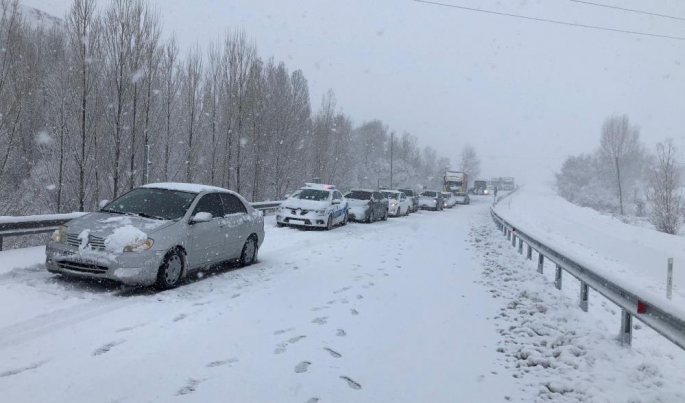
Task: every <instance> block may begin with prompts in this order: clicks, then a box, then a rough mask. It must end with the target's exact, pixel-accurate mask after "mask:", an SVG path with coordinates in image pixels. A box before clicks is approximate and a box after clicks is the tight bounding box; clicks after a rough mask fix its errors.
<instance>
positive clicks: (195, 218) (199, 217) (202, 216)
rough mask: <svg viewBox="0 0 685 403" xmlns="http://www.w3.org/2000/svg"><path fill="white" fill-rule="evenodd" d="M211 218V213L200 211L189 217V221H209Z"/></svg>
mask: <svg viewBox="0 0 685 403" xmlns="http://www.w3.org/2000/svg"><path fill="white" fill-rule="evenodd" d="M212 218H214V217H212V214H211V213H205V212H200V213H197V214H195V215H194V216H192V217H191V218H190V223H191V224H197V223H201V222H210V221H212Z"/></svg>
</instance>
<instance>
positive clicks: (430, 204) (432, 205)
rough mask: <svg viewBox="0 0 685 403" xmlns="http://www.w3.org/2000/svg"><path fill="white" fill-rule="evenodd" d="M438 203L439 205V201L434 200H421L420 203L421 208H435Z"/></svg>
mask: <svg viewBox="0 0 685 403" xmlns="http://www.w3.org/2000/svg"><path fill="white" fill-rule="evenodd" d="M437 205H438V203H437V202H436V201H433V202H421V203H419V208H424V209H426V208H429V209H434V208H436V206H437Z"/></svg>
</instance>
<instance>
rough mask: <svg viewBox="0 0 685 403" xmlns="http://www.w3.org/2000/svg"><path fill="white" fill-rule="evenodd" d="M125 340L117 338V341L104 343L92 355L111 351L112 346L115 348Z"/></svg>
mask: <svg viewBox="0 0 685 403" xmlns="http://www.w3.org/2000/svg"><path fill="white" fill-rule="evenodd" d="M124 341H125V340H117V341H113V342H110V343H107V344H104V345H102V346H100V347H98V348H97V349H96V350H95V351H93V353H92V354H91V355H93V356H98V355H102V354H105V353H107V352H109V350H111V349H112V348H114V347H116V346H118V345H119V344H121V343H123V342H124Z"/></svg>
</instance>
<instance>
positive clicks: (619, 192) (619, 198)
mask: <svg viewBox="0 0 685 403" xmlns="http://www.w3.org/2000/svg"><path fill="white" fill-rule="evenodd" d="M616 176H617V178H618V203H619V205H620V206H621V215H623V190H622V189H621V169H620V167H619V165H618V157H616Z"/></svg>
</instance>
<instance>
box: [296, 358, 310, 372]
mask: <svg viewBox="0 0 685 403" xmlns="http://www.w3.org/2000/svg"><path fill="white" fill-rule="evenodd" d="M310 365H312V363H311V362H309V361H302V362H301V363H299V364H297V365H295V373H298V374H301V373H303V372H307V369H308V368H309V366H310Z"/></svg>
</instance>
